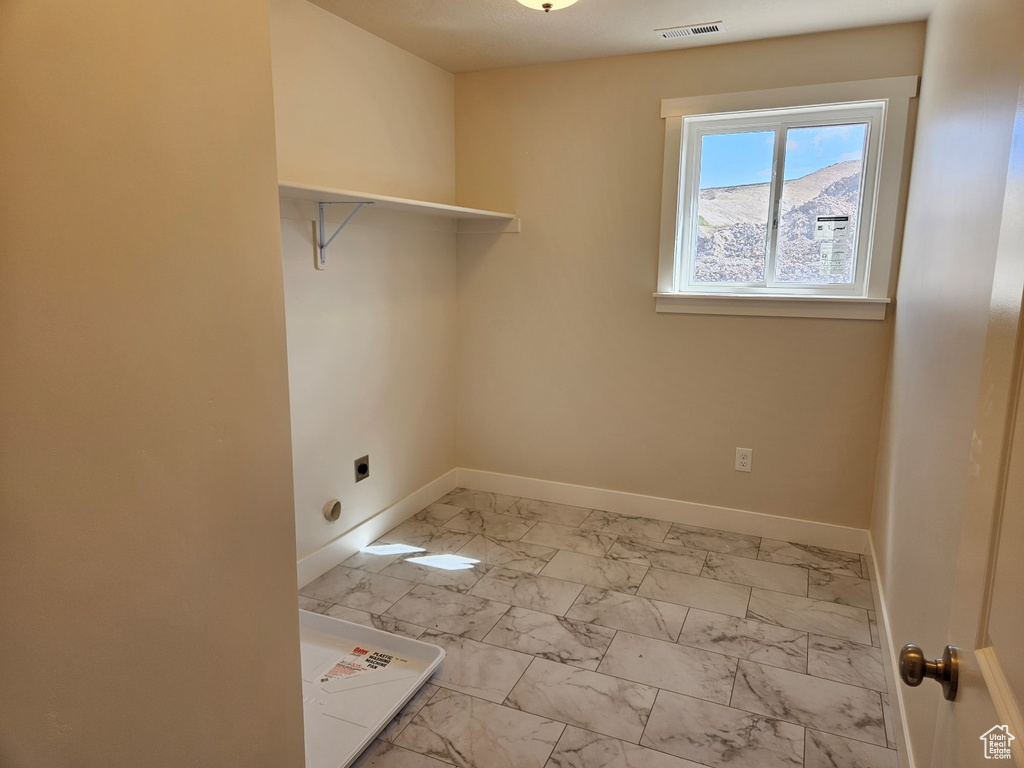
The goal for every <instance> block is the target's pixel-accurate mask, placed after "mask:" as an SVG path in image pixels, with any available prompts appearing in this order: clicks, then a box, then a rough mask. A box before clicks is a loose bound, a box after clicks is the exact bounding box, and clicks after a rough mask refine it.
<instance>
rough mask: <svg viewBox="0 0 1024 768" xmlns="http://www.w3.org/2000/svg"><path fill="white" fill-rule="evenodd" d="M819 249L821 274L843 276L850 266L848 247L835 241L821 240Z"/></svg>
mask: <svg viewBox="0 0 1024 768" xmlns="http://www.w3.org/2000/svg"><path fill="white" fill-rule="evenodd" d="M818 246H819V247H820V248H821V274H823V275H845V274H846V271H847V268H848V267H849V265H850V246H849V245H848V244H847V243H844V242H837V241H835V240H823V241H822V242H821V243H819V244H818Z"/></svg>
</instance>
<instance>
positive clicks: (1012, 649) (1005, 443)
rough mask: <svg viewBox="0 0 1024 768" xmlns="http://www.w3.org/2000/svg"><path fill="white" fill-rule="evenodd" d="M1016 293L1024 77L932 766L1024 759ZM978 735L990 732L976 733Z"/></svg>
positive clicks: (1023, 208)
mask: <svg viewBox="0 0 1024 768" xmlns="http://www.w3.org/2000/svg"><path fill="white" fill-rule="evenodd" d="M1022 296H1024V78H1022V83H1021V92H1020V97H1019V99H1018V103H1017V114H1016V121H1015V126H1014V134H1013V145H1012V150H1011V155H1010V166H1009V172H1008V176H1007V185H1006V197H1005V200H1004V206H1003V217H1002V225H1001V230H1000V237H999V252H998V256H997V261H996V273H995V280H994V286H993V293H992V304H991V313H990V319H989V328H988V337H987V339H986V346H985V363H984V370H983V373H982V385H981V399H980V403H979V407H978V417H977V421H976V425H975V440H974V446H973V450H972V462H971V480H970V484H969V488H968V494H967V509H966V514H965V515H964V521H965V523H964V527H963V531H962V534H961V546H960V552H959V556H958V559H957V562H956V563H951V564H950V578H951V582H952V585H953V588H954V589H955V593H954V599H953V609H952V613H951V616H950V632H949V639H948V642H949V643H950V644H951V645H953V646H956V647H957V648H958V649H959V656H960V680H959V691H958V695H957V698H956V701H955V702H943V703H942V704H941V705H940V706H939V711H938V713H937V718H938V727H937V728H936V734H937V735H936V742H935V747H934V750H933V752H932V754H933V765H935V766H937V767H938V766H941V767H942V768H947V767H948V768H953V766H959V767H961V768H965V767H966V766H999V765H1007V766H1010V765H1015V766H1016V768H1024V722H1022V720H1021V711H1022V709H1024V388H1022V386H1021V379H1022V369H1024V325H1022V322H1021V321H1022V318H1024V313H1022ZM935 588H936V589H943V588H944V585H941V584H937V585H936V586H935ZM924 650H925V652H926V654H928V655H930V656H934V657H939V656H941V654H942V649H939V648H936V649H932V648H925V649H924ZM924 684H925V685H934V683H931V682H929V681H925V683H924ZM998 726H1006V728H1005V729H1004V728H999V727H998ZM993 728H995V729H996V730H994V731H993V730H992V729H993ZM1007 732H1008V733H1009V734H1010V735H1012V736H1013V737H1015V740H1013V741H1008V743H1009V744H1010V748H1011V752H1012V755H1013V757H1012V758H1010V759H1002V758H999V757H996V756H994V755H993V754H991V753H989V754H988V755H986V748H987V747H989V746H990V745H991V746H998V745H999V744H1000V743H1003V744H1005V743H1007V737H1006V734H1007ZM985 734H989V737H988V738H986V739H983V738H982V737H983V736H984V735H985ZM918 768H924V767H923V766H919V767H918Z"/></svg>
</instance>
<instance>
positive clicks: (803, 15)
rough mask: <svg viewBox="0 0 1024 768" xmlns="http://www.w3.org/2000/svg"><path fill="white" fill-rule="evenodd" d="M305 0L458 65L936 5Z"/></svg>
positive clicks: (753, 35) (883, 17)
mask: <svg viewBox="0 0 1024 768" xmlns="http://www.w3.org/2000/svg"><path fill="white" fill-rule="evenodd" d="M312 2H314V3H315V4H316V5H318V6H320V7H321V8H324V9H325V10H328V11H330V12H331V13H334V14H336V15H338V16H340V17H341V18H343V19H346V20H348V21H350V22H352V23H353V24H355V25H356V26H359V27H362V28H363V29H365V30H367V31H369V32H371V33H373V34H374V35H377V36H378V37H382V38H384V39H385V40H387V41H388V42H391V43H394V44H395V45H397V46H398V47H400V48H404V49H405V50H407V51H410V52H411V53H414V54H416V55H417V56H419V57H421V58H423V59H426V60H427V61H429V62H432V63H434V64H436V65H437V66H439V67H441V68H442V69H445V70H447V71H449V72H456V73H457V72H473V71H477V70H482V69H498V68H501V67H514V66H521V65H525V64H547V63H551V62H556V61H572V60H577V59H592V58H601V57H604V56H621V55H623V54H630V53H648V52H651V51H667V50H674V49H677V48H689V47H694V46H698V45H717V44H719V43H731V42H738V41H741V40H755V39H759V38H766V37H780V36H782V35H796V34H805V33H808V32H823V31H826V30H833V29H849V28H853V27H870V26H875V25H878V24H891V23H897V22H904V21H918V20H920V19H924V18H926V17H927V16H928V14H929V13H930V11H931V8H932V6H933V5H934V0H579V2H578V3H576V5H573V6H570V7H569V8H565V9H563V10H560V11H552V12H551V13H543V12H541V11H534V10H531V9H529V8H525V7H524V6H522V5H520V4H519V3H517V2H516V0H312ZM712 21H724V22H725V31H724V33H719V34H713V35H708V36H707V37H703V36H700V37H689V38H680V39H674V40H664V39H662V38H660V37H658V36H657V35H655V34H654V30H655V29H660V28H664V27H676V26H682V25H687V24H698V23H704V22H712Z"/></svg>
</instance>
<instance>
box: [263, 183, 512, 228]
mask: <svg viewBox="0 0 1024 768" xmlns="http://www.w3.org/2000/svg"><path fill="white" fill-rule="evenodd" d="M277 189H278V196H279V197H280V198H281V199H282V200H300V201H303V202H307V203H364V202H370V203H373V207H374V209H376V210H385V211H402V212H405V213H419V214H426V215H428V216H438V217H440V218H443V219H456V220H458V221H505V222H515V221H516V215H515V214H514V213H502V212H500V211H484V210H480V209H479V208H463V207H461V206H458V205H445V204H443V203H429V202H427V201H425V200H409V199H407V198H404V197H388V196H387V195H375V194H371V193H368V192H352V191H351V190H346V189H330V188H329V187H314V186H310V185H308V184H293V183H291V182H285V181H282V182H279V183H278V185H277Z"/></svg>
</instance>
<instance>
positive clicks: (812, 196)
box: [692, 123, 867, 285]
mask: <svg viewBox="0 0 1024 768" xmlns="http://www.w3.org/2000/svg"><path fill="white" fill-rule="evenodd" d="M785 138H786V153H785V163H784V171H783V174H782V176H783V179H784V181H783V186H782V190H781V198H780V208H779V213H780V216H779V224H778V237H777V244H776V252H775V258H774V259H773V260H772V259H770V258H769V256H770V247H771V243H770V241H769V235H770V228H769V224H770V222H771V206H772V202H771V199H770V198H771V180H772V173H773V166H774V162H775V161H774V152H775V143H776V131H774V130H759V131H744V132H732V133H717V134H706V135H704V136H703V137H702V139H701V164H700V183H699V194H698V201H697V212H698V231H697V243H696V251H695V254H694V259H693V273H692V277H693V281H694V282H696V283H711V284H716V283H717V284H725V283H734V284H744V283H746V284H751V283H752V284H764V283H765V282H767V280H766V273H767V271H768V269H769V265H770V264H771V263H772V262H773V261H774V275H773V278H774V281H775V282H777V283H791V284H794V285H796V284H803V285H808V284H810V285H822V284H848V283H851V282H853V280H854V270H855V263H856V259H855V256H856V254H855V248H856V233H857V223H858V214H859V208H860V201H861V178H862V176H863V168H864V156H865V146H866V139H867V125H866V124H863V123H855V124H850V125H828V126H810V127H799V128H791V129H789V130H788V131H787V133H786V137H785ZM823 222H825V223H826V225H825V226H822V223H823Z"/></svg>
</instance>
